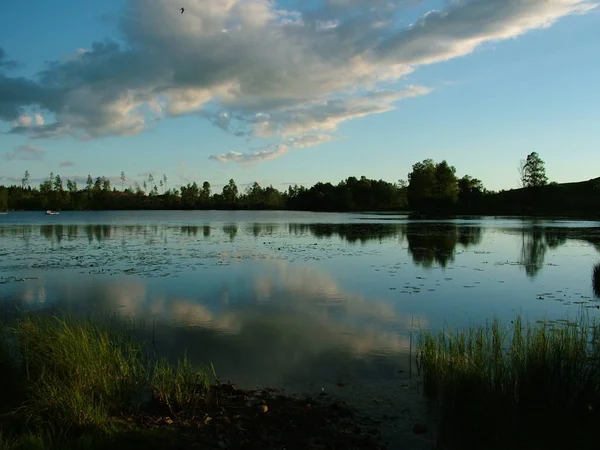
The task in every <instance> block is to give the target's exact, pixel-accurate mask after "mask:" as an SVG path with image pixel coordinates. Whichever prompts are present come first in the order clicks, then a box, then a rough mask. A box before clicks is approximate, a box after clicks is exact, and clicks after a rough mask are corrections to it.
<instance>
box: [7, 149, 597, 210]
mask: <svg viewBox="0 0 600 450" xmlns="http://www.w3.org/2000/svg"><path fill="white" fill-rule="evenodd" d="M518 172H519V179H520V186H519V187H518V188H516V189H511V190H502V191H499V192H494V191H490V190H487V189H486V188H485V187H484V185H483V182H482V181H481V180H479V179H477V178H474V177H472V176H470V175H464V176H462V177H461V178H458V177H457V175H456V168H455V167H454V166H451V165H449V164H448V162H447V161H445V160H444V161H441V162H437V163H436V162H434V161H433V160H431V159H425V160H423V161H421V162H417V163H415V164H414V165H413V166H412V170H411V172H410V173H408V177H407V180H403V179H401V180H398V181H397V182H387V181H384V180H374V179H368V178H366V177H364V176H362V177H360V178H356V177H354V176H351V177H348V178H347V179H345V180H342V181H340V182H339V183H338V184H337V185H334V184H331V183H329V182H327V183H322V182H318V183H316V184H315V185H313V186H312V187H310V188H306V187H305V186H298V185H294V186H289V187H288V189H287V190H285V191H280V190H278V189H276V188H274V187H273V186H267V187H262V186H260V185H259V184H258V183H256V182H255V183H253V184H252V185H250V186H248V187H247V188H246V189H245V190H243V191H241V192H240V189H239V188H238V186H237V184H236V182H235V181H234V180H233V179H231V180H229V182H228V183H227V184H226V185H225V186H223V188H222V190H221V192H213V190H212V188H211V185H210V183H209V182H207V181H204V182H203V183H202V184H201V185H200V184H198V183H196V182H193V183H188V184H187V185H183V186H181V187H180V188H178V189H177V188H168V179H167V176H166V175H163V177H162V178H158V179H157V178H155V177H154V176H153V175H149V177H148V179H147V180H144V181H143V182H142V183H141V184H140V183H139V182H135V183H133V185H128V186H126V181H127V178H126V176H125V173H124V172H122V173H121V186H120V189H119V188H117V186H113V185H112V184H111V181H110V180H109V179H108V178H107V177H104V176H98V177H96V178H93V177H92V176H91V175H88V177H87V181H86V183H85V186H82V187H81V188H80V186H78V185H77V183H76V182H75V181H72V180H70V179H68V180H66V182H65V181H64V180H63V179H62V178H61V176H60V175H55V174H53V173H52V174H50V176H49V178H48V179H47V180H45V181H44V182H42V183H41V184H40V185H39V186H38V187H35V186H34V187H32V186H31V185H30V183H29V172H28V171H26V172H25V174H24V176H23V178H22V180H21V185H20V186H18V185H13V186H8V187H4V186H0V211H4V210H10V211H13V210H14V211H18V210H34V211H35V210H41V211H43V210H56V211H67V210H75V211H81V210H142V209H165V210H169V209H253V210H274V209H279V210H304V211H332V212H335V211H339V212H341V211H410V212H413V213H417V214H424V215H448V214H450V215H451V214H486V215H488V214H507V215H509V214H510V215H512V214H517V215H519V214H522V215H536V214H561V215H562V214H564V215H597V214H599V213H600V178H596V179H593V180H589V181H583V182H578V183H563V184H558V183H554V182H551V183H549V182H548V179H547V177H546V172H545V167H544V162H543V160H542V159H541V158H540V156H539V155H538V154H537V153H536V152H533V153H531V154H529V155H528V156H527V159H526V160H523V161H521V163H520V165H519V166H518Z"/></svg>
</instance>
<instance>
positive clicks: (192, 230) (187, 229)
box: [181, 225, 200, 236]
mask: <svg viewBox="0 0 600 450" xmlns="http://www.w3.org/2000/svg"><path fill="white" fill-rule="evenodd" d="M198 231H200V227H199V226H195V225H194V226H183V227H181V234H187V235H188V236H197V235H198Z"/></svg>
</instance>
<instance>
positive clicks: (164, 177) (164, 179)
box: [162, 173, 167, 189]
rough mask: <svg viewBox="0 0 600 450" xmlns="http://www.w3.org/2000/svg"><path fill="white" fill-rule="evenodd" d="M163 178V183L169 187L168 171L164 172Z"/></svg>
mask: <svg viewBox="0 0 600 450" xmlns="http://www.w3.org/2000/svg"><path fill="white" fill-rule="evenodd" d="M162 180H163V183H164V185H165V189H167V174H166V173H163V179H162Z"/></svg>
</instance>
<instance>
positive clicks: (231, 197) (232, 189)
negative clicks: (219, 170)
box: [222, 179, 238, 204]
mask: <svg viewBox="0 0 600 450" xmlns="http://www.w3.org/2000/svg"><path fill="white" fill-rule="evenodd" d="M222 195H223V200H225V202H226V203H229V204H233V203H235V201H236V200H237V197H238V188H237V185H236V184H235V181H233V179H231V180H229V183H228V184H226V185H225V186H223V193H222Z"/></svg>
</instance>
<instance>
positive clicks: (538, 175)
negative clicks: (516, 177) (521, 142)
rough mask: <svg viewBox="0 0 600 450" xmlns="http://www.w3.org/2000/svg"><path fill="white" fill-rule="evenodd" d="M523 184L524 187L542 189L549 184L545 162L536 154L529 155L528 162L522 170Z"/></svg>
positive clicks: (526, 161)
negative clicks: (541, 187)
mask: <svg viewBox="0 0 600 450" xmlns="http://www.w3.org/2000/svg"><path fill="white" fill-rule="evenodd" d="M520 172H521V173H520V175H521V184H522V186H523V187H525V188H527V187H540V186H545V185H546V184H548V177H546V168H545V166H544V161H542V158H540V156H539V155H538V154H537V153H536V152H532V153H530V154H529V155H527V160H525V162H524V164H523V165H522V166H521V168H520Z"/></svg>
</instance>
